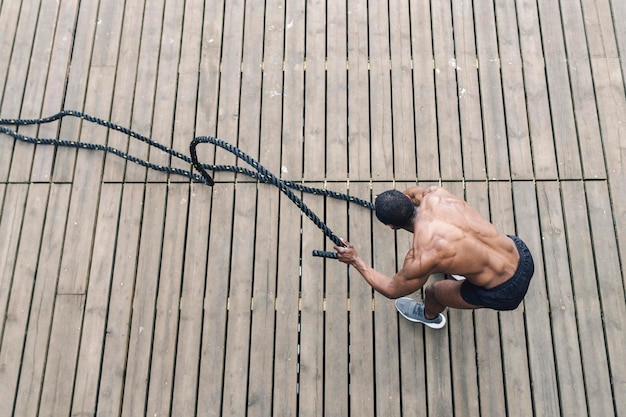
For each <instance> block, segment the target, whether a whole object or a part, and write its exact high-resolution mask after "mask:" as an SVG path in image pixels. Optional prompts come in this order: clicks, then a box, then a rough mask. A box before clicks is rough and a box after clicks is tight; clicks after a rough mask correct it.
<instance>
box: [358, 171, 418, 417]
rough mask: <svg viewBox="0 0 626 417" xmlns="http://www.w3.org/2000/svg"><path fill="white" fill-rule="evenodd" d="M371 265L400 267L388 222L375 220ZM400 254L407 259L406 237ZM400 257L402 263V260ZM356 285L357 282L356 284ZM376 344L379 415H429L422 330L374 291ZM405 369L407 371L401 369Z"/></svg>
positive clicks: (385, 269)
mask: <svg viewBox="0 0 626 417" xmlns="http://www.w3.org/2000/svg"><path fill="white" fill-rule="evenodd" d="M393 186H394V184H392V183H390V182H385V183H383V182H376V183H374V184H373V185H372V196H373V198H376V196H377V195H378V194H381V193H382V192H384V191H386V190H388V189H391V188H393ZM372 222H373V224H372V243H371V244H372V266H373V267H374V268H375V269H376V270H377V271H379V272H381V273H383V274H386V275H388V276H391V275H393V274H395V272H396V270H397V269H396V268H397V259H396V258H397V257H396V249H395V246H396V244H395V237H396V233H394V232H392V231H391V230H390V229H389V228H388V227H387V226H386V225H384V224H382V223H381V222H379V221H378V219H373V220H372ZM403 244H404V245H403V246H402V248H401V249H400V254H399V255H398V256H399V257H402V260H403V259H404V252H403V251H404V249H406V250H408V247H407V246H406V245H405V244H406V240H403ZM402 260H400V262H402ZM354 285H355V286H356V284H354ZM373 296H374V301H373V306H374V307H373V308H374V317H373V321H374V323H373V327H374V328H373V335H372V336H373V343H374V353H373V358H374V377H373V378H374V384H375V387H376V389H375V391H374V395H375V403H376V415H378V416H385V415H386V416H397V415H401V413H402V411H401V410H402V409H405V410H407V411H408V412H409V413H412V414H413V415H418V416H425V415H426V408H425V407H424V404H426V385H425V383H424V382H425V380H424V378H423V376H424V371H423V370H424V348H423V342H422V340H421V339H422V329H421V328H420V327H418V326H411V325H410V324H409V323H408V322H406V323H398V320H403V319H401V318H400V319H399V318H398V317H399V316H398V313H397V311H396V308H395V305H394V303H393V301H391V300H389V299H387V298H385V297H384V296H383V295H381V294H380V293H378V292H374V295H373ZM403 369H406V370H408V371H407V372H403V371H402V370H403Z"/></svg>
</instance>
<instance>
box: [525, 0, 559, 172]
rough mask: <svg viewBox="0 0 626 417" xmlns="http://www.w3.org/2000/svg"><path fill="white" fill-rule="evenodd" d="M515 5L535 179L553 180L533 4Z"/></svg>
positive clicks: (544, 84)
mask: <svg viewBox="0 0 626 417" xmlns="http://www.w3.org/2000/svg"><path fill="white" fill-rule="evenodd" d="M516 5H517V24H518V27H519V41H520V48H521V54H522V61H523V63H524V66H523V68H522V70H523V73H524V87H525V91H526V112H527V117H528V123H529V131H530V137H531V138H532V141H531V147H532V151H533V163H534V167H535V177H536V178H538V179H554V178H556V177H557V176H558V169H557V162H556V151H555V149H554V140H553V139H552V121H551V116H548V115H549V114H550V107H549V106H550V104H549V100H548V94H547V91H548V87H547V81H546V74H545V64H544V60H543V47H542V43H541V37H540V36H537V34H538V33H540V28H539V12H538V10H537V2H536V1H530V0H521V1H518V2H516Z"/></svg>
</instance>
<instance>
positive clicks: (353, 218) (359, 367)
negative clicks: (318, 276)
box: [330, 182, 398, 417]
mask: <svg viewBox="0 0 626 417" xmlns="http://www.w3.org/2000/svg"><path fill="white" fill-rule="evenodd" d="M350 194H351V195H354V196H358V197H359V198H362V199H364V200H371V187H370V184H369V183H362V182H361V183H351V184H350ZM372 215H373V212H372V211H371V210H369V209H367V208H363V207H359V206H356V205H354V204H352V205H349V206H348V222H349V223H348V232H349V235H348V239H349V241H350V243H352V244H353V245H355V246H356V248H357V250H358V251H359V255H360V256H361V257H362V258H363V260H364V261H365V262H367V263H368V264H370V265H371V264H372V262H371V259H372V227H371V225H372V217H373V216H372ZM375 221H377V220H375ZM330 279H333V278H332V277H331V278H330ZM348 279H349V281H348V289H349V300H350V304H349V346H350V350H349V354H350V414H351V415H356V416H364V417H365V416H374V415H375V413H376V397H375V396H376V385H375V376H374V375H375V369H374V368H375V367H374V360H373V358H374V346H375V341H374V340H373V337H374V311H373V308H374V294H373V291H372V288H371V287H370V286H369V285H368V284H367V282H366V281H365V280H364V279H363V278H362V277H361V274H359V273H358V271H357V270H356V269H354V268H350V270H349V271H348ZM381 343H382V344H383V345H385V343H384V342H381ZM389 345H395V344H394V343H389ZM383 387H385V390H391V389H394V388H397V386H396V387H394V386H390V385H383ZM394 396H395V397H396V398H397V397H398V391H396V393H395V395H394Z"/></svg>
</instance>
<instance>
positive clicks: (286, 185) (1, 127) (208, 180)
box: [0, 110, 374, 259]
mask: <svg viewBox="0 0 626 417" xmlns="http://www.w3.org/2000/svg"><path fill="white" fill-rule="evenodd" d="M67 116H69V117H76V118H80V119H81V120H85V121H88V122H91V123H95V124H97V125H100V126H104V127H106V128H107V129H111V130H116V131H118V132H121V133H124V134H126V135H128V136H130V137H132V138H134V139H137V140H139V141H141V142H144V143H147V144H148V145H149V146H152V147H155V148H157V149H160V150H161V151H163V152H165V153H167V154H169V155H171V156H173V157H175V158H178V159H180V160H182V161H184V162H187V163H189V164H192V165H193V167H194V168H195V169H196V170H197V171H198V172H199V173H200V174H196V173H194V172H192V171H190V170H189V171H188V170H184V169H180V168H174V167H171V166H164V165H156V164H153V163H150V162H148V161H145V160H143V159H140V158H137V157H135V156H132V155H129V154H128V153H125V152H122V151H121V150H119V149H116V148H113V147H111V146H107V145H99V144H94V143H85V142H79V141H70V140H62V139H42V138H34V137H31V136H26V135H23V134H21V133H18V132H17V131H16V130H12V129H9V128H7V127H5V126H7V125H10V126H26V125H41V124H45V123H51V122H54V121H57V120H61V119H63V118H64V117H67ZM0 133H4V134H6V135H8V136H11V137H13V138H15V139H18V140H20V141H23V142H27V143H32V144H37V145H54V146H63V147H69V148H78V149H90V150H98V151H103V152H107V153H111V154H113V155H116V156H118V157H120V158H123V159H125V160H127V161H130V162H133V163H135V164H138V165H141V166H143V167H146V168H150V169H153V170H156V171H161V172H166V173H170V174H176V175H181V176H184V177H187V178H190V179H191V180H192V181H195V182H199V183H203V184H207V185H210V186H212V185H214V184H215V181H214V180H213V177H211V176H210V175H209V174H208V172H207V171H213V172H219V171H228V172H233V173H239V174H244V175H247V176H249V177H252V178H254V179H256V180H258V181H260V182H262V183H266V184H272V185H275V186H276V187H278V188H279V189H280V190H281V191H282V192H283V193H284V194H285V195H286V196H287V197H288V198H289V199H290V200H291V201H292V202H293V203H294V204H295V205H296V206H298V208H299V209H300V210H301V211H302V212H303V213H304V214H306V215H307V217H308V218H309V219H311V220H312V221H313V223H314V224H315V225H316V226H317V227H319V228H320V229H321V230H322V231H323V232H324V234H325V235H326V236H327V237H328V238H329V239H330V240H332V241H333V243H335V244H336V245H338V246H344V244H343V242H342V241H341V239H339V238H338V237H337V236H336V235H335V234H334V233H333V232H332V230H330V228H329V227H328V226H327V225H326V224H325V223H324V222H323V221H322V220H321V219H320V218H319V217H318V216H317V215H316V214H315V213H314V212H313V211H312V210H311V209H309V208H308V207H307V205H306V204H304V202H303V201H302V200H301V199H300V198H299V197H298V196H296V195H295V194H294V193H293V191H292V189H294V190H297V191H302V192H305V193H310V194H314V195H321V196H327V197H331V198H335V199H339V200H345V201H348V202H351V203H355V204H359V205H361V206H363V207H366V208H369V209H370V210H374V205H373V204H372V203H371V202H369V201H366V200H362V199H360V198H356V197H353V196H351V195H348V194H342V193H338V192H335V191H330V190H327V189H323V188H313V187H308V186H305V185H304V184H302V183H297V182H294V181H286V180H282V179H280V178H278V177H276V176H275V175H274V174H272V173H271V172H270V171H268V170H267V169H266V168H265V167H263V165H261V164H260V163H259V162H257V161H256V160H255V159H254V158H252V157H251V156H249V155H247V154H246V153H244V152H243V151H241V150H240V149H239V148H237V147H236V146H233V145H231V144H229V143H228V142H224V141H222V140H219V139H216V138H214V137H211V136H199V137H197V138H195V139H194V140H192V141H191V143H190V145H189V150H190V153H191V157H189V156H187V155H184V154H182V153H180V152H177V151H175V150H173V149H171V148H169V147H167V146H164V145H162V144H160V143H158V142H155V141H153V140H152V139H150V138H148V137H146V136H143V135H141V134H139V133H137V132H134V131H132V130H130V129H128V128H125V127H123V126H120V125H117V124H115V123H112V122H109V121H106V120H102V119H99V118H97V117H93V116H90V115H88V114H85V113H82V112H79V111H73V110H64V111H61V112H59V113H57V114H55V115H52V116H49V117H44V118H40V119H0ZM201 143H210V144H213V145H215V146H219V147H220V148H222V149H224V150H226V151H228V152H230V153H232V154H233V155H235V156H236V157H237V158H239V159H242V160H243V161H244V162H246V163H247V164H248V165H250V166H251V167H252V168H254V170H250V169H247V168H242V167H239V166H234V165H210V164H201V163H200V162H199V161H198V155H197V153H196V147H197V146H198V145H199V144H201ZM313 256H322V257H326V258H335V259H336V258H337V253H335V252H326V251H319V250H315V251H313Z"/></svg>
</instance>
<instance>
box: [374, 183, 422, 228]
mask: <svg viewBox="0 0 626 417" xmlns="http://www.w3.org/2000/svg"><path fill="white" fill-rule="evenodd" d="M374 205H375V207H376V217H378V220H380V221H381V222H382V223H383V224H386V225H389V226H392V227H393V228H394V229H398V228H406V227H410V226H411V221H412V220H413V216H414V215H415V206H414V205H413V203H412V202H411V200H410V199H409V197H407V196H406V195H405V194H403V193H401V192H400V191H398V190H388V191H385V192H384V193H382V194H379V195H378V197H376V201H375V202H374Z"/></svg>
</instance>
